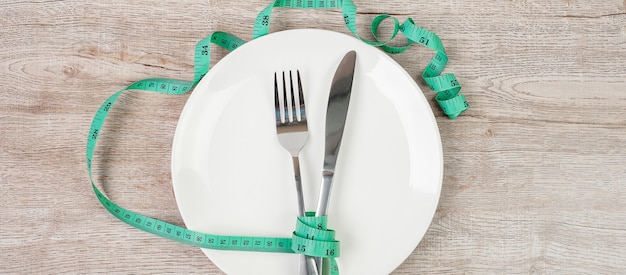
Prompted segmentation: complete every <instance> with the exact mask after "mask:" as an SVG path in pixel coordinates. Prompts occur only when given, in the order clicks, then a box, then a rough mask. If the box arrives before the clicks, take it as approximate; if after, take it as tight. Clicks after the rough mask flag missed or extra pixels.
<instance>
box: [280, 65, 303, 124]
mask: <svg viewBox="0 0 626 275" xmlns="http://www.w3.org/2000/svg"><path fill="white" fill-rule="evenodd" d="M296 77H297V82H298V83H297V84H298V86H297V89H298V90H297V91H296V90H295V89H294V85H293V81H294V79H293V75H292V73H291V71H289V80H287V77H286V76H285V72H284V71H283V72H282V79H283V81H282V82H279V81H278V75H277V73H274V102H275V107H276V121H280V122H281V123H289V122H294V121H301V120H302V119H303V117H302V116H303V115H304V112H303V111H304V110H303V109H304V95H303V93H302V80H301V79H300V71H299V70H296ZM287 81H289V83H287ZM280 84H282V85H280ZM287 85H289V89H287ZM280 86H282V89H281V87H280ZM281 90H282V92H281Z"/></svg>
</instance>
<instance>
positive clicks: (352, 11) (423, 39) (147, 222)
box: [86, 0, 469, 274]
mask: <svg viewBox="0 0 626 275" xmlns="http://www.w3.org/2000/svg"><path fill="white" fill-rule="evenodd" d="M273 8H311V9H334V8H341V9H342V13H343V19H344V22H345V24H346V26H347V27H348V29H349V30H350V31H351V32H352V33H353V34H354V35H355V36H356V37H358V38H359V39H361V40H362V41H363V42H365V43H367V44H369V45H372V46H377V47H381V48H382V49H383V50H385V51H386V52H388V53H402V52H404V51H405V50H406V49H407V48H408V47H410V46H411V45H412V44H413V43H418V44H420V45H423V46H425V47H428V48H430V49H433V50H435V51H436V54H435V56H434V57H433V58H432V59H431V60H430V62H429V63H428V65H427V67H426V69H425V70H424V72H423V74H422V78H423V79H424V81H425V82H426V84H428V86H429V87H430V88H431V89H432V90H433V91H435V92H437V95H436V96H435V100H436V101H437V103H438V104H439V106H440V107H441V108H442V110H443V111H444V113H445V114H446V115H447V116H448V117H450V118H451V119H454V118H456V117H457V116H458V115H459V114H461V113H462V112H464V111H465V110H467V109H468V108H469V104H468V103H467V100H465V97H464V96H463V95H461V94H459V91H460V90H461V86H460V84H459V82H458V80H457V79H456V77H455V76H454V75H453V74H443V75H441V73H442V72H443V69H444V67H445V66H446V64H447V62H448V56H447V55H446V53H445V50H444V48H443V44H442V43H441V40H440V39H439V37H437V35H435V34H434V33H432V32H430V31H427V30H424V29H422V28H420V27H418V26H416V25H415V24H414V22H413V20H412V19H411V18H408V19H407V20H406V21H405V22H404V23H402V24H399V21H398V20H397V19H396V18H394V17H392V16H390V15H385V14H383V15H379V16H377V17H376V18H374V20H373V21H372V24H371V30H372V34H373V36H374V38H375V40H374V41H369V40H366V39H363V38H361V37H360V36H359V35H358V34H357V30H356V6H355V5H354V4H353V3H352V2H351V1H350V0H344V1H341V0H315V1H313V0H306V1H304V0H276V1H274V2H272V3H271V4H270V5H269V6H268V7H266V8H265V9H264V10H262V11H261V12H260V13H259V15H258V17H257V19H256V21H255V25H254V30H253V39H254V38H258V37H261V36H263V35H266V34H268V33H269V25H270V17H271V12H272V9H273ZM387 19H390V20H392V22H393V24H394V31H393V35H392V36H391V37H390V38H389V39H388V40H386V41H380V40H378V27H379V26H380V24H381V23H382V22H383V21H385V20H387ZM399 32H400V33H402V34H403V35H404V36H406V38H407V44H406V45H404V46H399V47H394V46H389V45H387V44H388V43H389V42H390V41H391V40H392V39H393V38H394V37H395V36H396V35H397V33H399ZM245 42H246V41H245V40H242V39H240V38H237V37H235V36H233V35H231V34H228V33H225V32H214V33H212V34H211V35H210V36H208V37H206V38H204V39H202V40H201V41H199V42H198V43H197V44H196V48H195V56H194V78H193V81H183V80H174V79H165V78H152V79H144V80H140V81H137V82H135V83H133V84H131V85H130V86H128V87H126V88H124V89H122V90H120V91H118V92H117V93H115V94H113V95H111V96H110V97H109V98H108V99H106V100H105V101H104V102H103V103H102V105H101V106H100V108H99V109H98V111H97V112H96V114H95V116H94V118H93V120H92V123H91V127H90V130H89V134H88V137H87V146H86V162H87V171H88V173H89V178H90V181H91V185H92V188H93V190H94V192H95V194H96V196H97V198H98V199H99V200H100V202H101V203H102V205H103V206H104V207H105V209H107V210H108V211H109V212H110V213H111V214H113V216H115V217H117V218H118V219H120V220H122V221H124V222H126V223H127V224H129V225H131V226H134V227H136V228H138V229H141V230H144V231H147V232H150V233H153V234H155V235H157V236H161V237H164V238H168V239H171V240H174V241H178V242H181V243H184V244H188V245H192V246H197V247H201V248H208V249H219V250H239V251H258V252H277V253H300V254H306V255H309V256H314V257H322V258H328V259H330V262H331V265H330V274H339V270H338V266H337V263H336V261H335V258H336V257H339V255H340V247H339V242H338V241H337V240H335V239H334V231H332V230H328V229H327V227H326V217H313V216H314V213H307V216H306V217H297V220H296V226H295V227H296V228H295V230H294V231H293V233H292V236H291V237H289V236H288V234H286V235H285V236H282V237H254V236H222V235H213V234H208V233H204V232H197V231H193V230H189V229H186V228H183V227H180V226H176V225H173V224H170V223H167V222H163V221H160V220H157V219H154V218H150V217H146V216H143V215H141V214H138V213H134V212H132V211H129V210H126V209H124V208H122V207H120V206H118V205H117V204H115V203H114V202H112V201H111V200H109V199H108V198H107V197H106V196H105V195H104V194H103V193H102V192H101V191H100V190H99V189H98V188H97V187H96V184H95V183H94V180H93V175H92V159H93V155H94V151H95V147H96V143H97V140H98V136H99V133H100V132H101V130H102V127H103V125H104V122H105V120H106V118H107V115H108V113H109V112H110V111H111V110H112V107H113V105H114V104H115V102H116V101H117V99H118V98H119V96H120V95H121V94H122V93H124V92H126V91H129V90H144V91H151V92H157V93H162V94H174V95H180V94H184V93H187V92H189V91H190V90H191V89H192V88H193V87H194V86H195V85H196V84H197V83H198V82H199V81H200V80H201V79H202V77H203V76H204V75H205V74H206V73H207V72H208V71H209V66H210V47H211V44H216V45H218V46H220V47H223V48H225V49H227V50H230V51H232V50H235V49H236V48H237V47H238V46H240V45H242V44H243V43H245ZM286 231H287V232H289V230H288V229H286ZM313 236H314V238H313Z"/></svg>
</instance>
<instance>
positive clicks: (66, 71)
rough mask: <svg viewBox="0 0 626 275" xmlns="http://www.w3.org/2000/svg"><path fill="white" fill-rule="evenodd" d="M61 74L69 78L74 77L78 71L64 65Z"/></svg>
mask: <svg viewBox="0 0 626 275" xmlns="http://www.w3.org/2000/svg"><path fill="white" fill-rule="evenodd" d="M63 74H65V75H66V76H69V77H74V76H76V75H77V74H78V69H76V68H75V67H74V66H72V65H65V66H63Z"/></svg>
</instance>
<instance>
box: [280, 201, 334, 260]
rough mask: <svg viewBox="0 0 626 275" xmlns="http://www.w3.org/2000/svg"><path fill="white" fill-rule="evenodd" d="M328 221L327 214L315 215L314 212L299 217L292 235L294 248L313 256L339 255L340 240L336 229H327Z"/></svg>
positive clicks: (297, 251)
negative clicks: (336, 238) (336, 237)
mask: <svg viewBox="0 0 626 275" xmlns="http://www.w3.org/2000/svg"><path fill="white" fill-rule="evenodd" d="M326 221H327V218H326V216H321V217H315V213H314V212H307V213H306V216H300V217H298V219H297V222H296V230H295V231H294V232H293V235H292V242H291V246H292V249H293V250H294V251H296V253H300V254H305V255H308V256H313V257H324V258H336V257H339V254H340V250H339V247H340V246H339V241H337V240H335V231H333V230H329V229H327V227H326Z"/></svg>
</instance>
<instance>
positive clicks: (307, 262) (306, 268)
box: [292, 156, 319, 275]
mask: <svg viewBox="0 0 626 275" xmlns="http://www.w3.org/2000/svg"><path fill="white" fill-rule="evenodd" d="M292 161H293V172H294V178H295V183H296V197H297V198H298V215H300V216H302V217H304V215H305V211H304V194H303V193H304V192H303V191H302V178H301V177H300V159H299V158H298V156H293V157H292ZM300 275H319V273H318V271H317V264H316V261H315V258H313V257H310V256H306V255H304V254H300Z"/></svg>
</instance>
